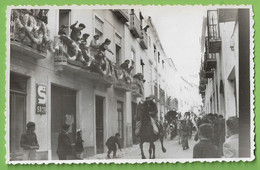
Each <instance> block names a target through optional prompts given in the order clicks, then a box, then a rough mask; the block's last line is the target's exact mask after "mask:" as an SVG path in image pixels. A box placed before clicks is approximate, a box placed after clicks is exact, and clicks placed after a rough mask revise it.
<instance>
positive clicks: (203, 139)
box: [193, 123, 219, 158]
mask: <svg viewBox="0 0 260 170" xmlns="http://www.w3.org/2000/svg"><path fill="white" fill-rule="evenodd" d="M212 133H213V127H212V125H211V124H209V123H205V124H202V125H200V127H199V139H200V142H199V143H197V144H196V145H195V146H194V147H193V158H219V155H218V148H217V146H215V145H214V144H212V142H211V136H212Z"/></svg>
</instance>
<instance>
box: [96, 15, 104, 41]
mask: <svg viewBox="0 0 260 170" xmlns="http://www.w3.org/2000/svg"><path fill="white" fill-rule="evenodd" d="M103 24H104V22H103V21H102V20H101V19H99V18H98V17H97V16H95V35H99V37H100V38H99V40H100V41H102V40H103V39H102V35H103Z"/></svg>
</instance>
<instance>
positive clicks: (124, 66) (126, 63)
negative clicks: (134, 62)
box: [120, 60, 130, 70]
mask: <svg viewBox="0 0 260 170" xmlns="http://www.w3.org/2000/svg"><path fill="white" fill-rule="evenodd" d="M129 64H130V60H125V61H124V62H123V63H122V64H121V65H120V67H121V68H122V69H123V70H127V69H128V67H129Z"/></svg>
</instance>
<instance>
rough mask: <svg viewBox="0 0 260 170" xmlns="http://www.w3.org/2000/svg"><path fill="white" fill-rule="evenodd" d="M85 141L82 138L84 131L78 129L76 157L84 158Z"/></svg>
mask: <svg viewBox="0 0 260 170" xmlns="http://www.w3.org/2000/svg"><path fill="white" fill-rule="evenodd" d="M83 142H84V140H82V131H81V129H78V130H77V136H76V145H75V150H76V159H83V151H84V148H83Z"/></svg>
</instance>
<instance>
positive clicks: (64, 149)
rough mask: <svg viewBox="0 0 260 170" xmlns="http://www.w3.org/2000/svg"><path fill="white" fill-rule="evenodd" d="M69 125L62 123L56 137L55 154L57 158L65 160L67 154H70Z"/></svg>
mask: <svg viewBox="0 0 260 170" xmlns="http://www.w3.org/2000/svg"><path fill="white" fill-rule="evenodd" d="M69 128H70V125H68V124H64V125H63V126H62V131H61V132H60V134H59V137H58V147H57V154H58V157H59V160H67V156H68V155H71V154H72V145H73V144H72V142H71V139H70V137H69V135H68V131H69Z"/></svg>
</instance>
